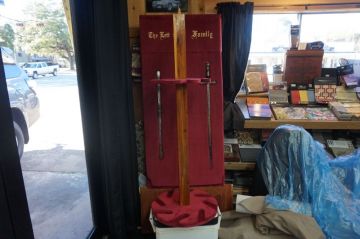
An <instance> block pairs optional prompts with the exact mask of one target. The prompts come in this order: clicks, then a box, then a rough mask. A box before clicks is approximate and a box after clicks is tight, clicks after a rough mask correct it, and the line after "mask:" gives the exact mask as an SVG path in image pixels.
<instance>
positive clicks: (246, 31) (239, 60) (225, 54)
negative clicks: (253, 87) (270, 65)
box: [217, 2, 254, 131]
mask: <svg viewBox="0 0 360 239" xmlns="http://www.w3.org/2000/svg"><path fill="white" fill-rule="evenodd" d="M253 9H254V4H253V3H252V2H246V3H245V4H240V3H235V2H229V3H218V4H217V12H218V14H221V16H222V66H223V82H224V130H225V131H231V130H233V129H242V128H243V123H244V118H243V116H242V114H241V112H240V110H239V108H238V106H237V105H236V104H234V100H235V97H236V94H237V93H238V92H239V90H240V87H241V85H242V82H243V79H244V73H245V69H246V65H247V61H248V58H249V52H250V44H251V30H252V19H253Z"/></svg>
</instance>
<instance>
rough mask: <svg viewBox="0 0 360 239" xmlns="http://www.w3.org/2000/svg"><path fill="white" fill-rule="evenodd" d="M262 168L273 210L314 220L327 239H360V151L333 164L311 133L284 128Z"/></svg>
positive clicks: (273, 140)
mask: <svg viewBox="0 0 360 239" xmlns="http://www.w3.org/2000/svg"><path fill="white" fill-rule="evenodd" d="M257 165H258V167H259V169H260V171H261V173H262V176H263V179H264V182H265V185H266V187H267V189H268V192H269V195H268V196H267V197H266V200H267V203H269V204H270V205H271V206H272V207H274V208H277V209H280V210H292V211H294V212H298V213H302V214H307V215H312V216H313V217H314V218H315V219H316V221H317V222H318V224H319V225H320V227H321V228H322V230H323V231H324V233H325V234H326V236H327V238H336V239H338V238H360V150H357V151H355V152H354V153H353V154H351V155H347V156H342V157H338V158H335V159H330V157H329V156H328V154H327V152H326V151H325V149H324V148H323V146H322V145H321V144H320V143H318V142H317V141H315V140H314V139H313V138H312V136H311V135H310V134H309V133H308V132H307V131H306V130H305V129H303V128H300V127H297V126H291V125H283V126H280V127H278V128H277V129H275V131H274V132H273V134H272V135H271V137H270V138H269V139H268V141H267V143H266V144H265V146H264V147H263V149H262V151H261V153H260V155H259V157H258V160H257Z"/></svg>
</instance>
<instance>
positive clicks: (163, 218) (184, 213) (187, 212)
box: [151, 190, 218, 227]
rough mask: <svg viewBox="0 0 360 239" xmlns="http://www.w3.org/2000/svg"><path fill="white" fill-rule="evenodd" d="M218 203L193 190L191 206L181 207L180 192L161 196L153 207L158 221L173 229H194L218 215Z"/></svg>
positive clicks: (175, 191) (203, 193) (205, 194)
mask: <svg viewBox="0 0 360 239" xmlns="http://www.w3.org/2000/svg"><path fill="white" fill-rule="evenodd" d="M217 208H218V203H217V201H216V199H215V198H214V197H213V196H211V195H209V194H208V193H207V192H204V191H201V190H192V191H191V192H190V205H188V206H180V205H179V191H178V190H174V191H170V192H165V193H162V194H160V195H159V197H158V198H157V200H155V201H154V202H153V203H152V205H151V210H152V213H153V215H154V217H155V219H156V220H157V221H159V222H160V223H162V224H164V225H167V226H171V227H194V226H200V225H204V224H206V223H208V222H209V221H210V220H212V219H213V218H214V217H215V216H216V214H217Z"/></svg>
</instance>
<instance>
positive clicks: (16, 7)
mask: <svg viewBox="0 0 360 239" xmlns="http://www.w3.org/2000/svg"><path fill="white" fill-rule="evenodd" d="M4 1H5V6H0V15H1V16H0V22H1V24H3V23H4V21H8V19H6V18H5V17H7V18H11V19H16V20H26V19H25V16H24V14H23V12H22V10H23V9H24V8H25V6H27V5H28V4H29V3H30V2H32V0H4Z"/></svg>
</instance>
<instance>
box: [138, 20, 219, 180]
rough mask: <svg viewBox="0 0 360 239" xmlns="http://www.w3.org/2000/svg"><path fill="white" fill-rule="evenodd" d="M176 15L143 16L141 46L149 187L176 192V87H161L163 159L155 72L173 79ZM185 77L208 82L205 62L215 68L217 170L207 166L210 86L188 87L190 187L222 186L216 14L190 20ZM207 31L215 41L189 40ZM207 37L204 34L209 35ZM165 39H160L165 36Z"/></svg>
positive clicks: (213, 96) (213, 123)
mask: <svg viewBox="0 0 360 239" xmlns="http://www.w3.org/2000/svg"><path fill="white" fill-rule="evenodd" d="M173 21H174V20H173V16H172V15H147V16H140V47H141V61H142V88H143V106H144V130H145V149H146V173H147V178H148V183H149V186H152V187H177V186H178V184H179V182H178V178H179V176H178V152H177V146H178V145H177V144H178V142H177V119H176V115H177V114H176V86H175V85H172V84H162V85H161V104H162V138H163V140H162V142H163V149H164V156H163V158H162V159H160V157H159V146H158V145H159V136H158V119H157V97H156V96H157V91H156V84H154V82H151V80H152V79H154V78H156V70H160V72H161V78H162V79H164V78H174V77H175V65H174V64H175V63H174V62H175V61H174V38H173V36H174V29H173ZM185 22H186V27H187V28H188V29H186V33H187V39H186V47H187V76H188V77H189V78H192V77H198V78H203V77H205V62H209V63H210V64H211V78H212V79H213V80H216V84H213V85H211V126H212V127H211V130H212V144H213V149H212V154H213V166H212V167H210V164H209V162H210V161H209V147H208V128H207V97H206V96H207V95H206V85H205V84H203V85H199V84H195V83H192V84H188V85H187V86H188V122H189V125H188V137H189V138H188V140H189V184H190V185H191V186H205V185H222V184H223V183H224V158H223V101H222V100H223V96H222V71H221V21H220V17H219V16H217V15H194V16H193V15H186V20H185ZM205 23H206V24H205ZM195 27H196V29H199V30H201V31H202V29H204V27H205V28H207V29H209V30H210V31H212V33H213V34H212V38H210V39H207V38H206V37H200V38H198V39H196V41H191V40H190V39H189V37H191V36H190V32H191V31H193V29H195ZM205 35H206V34H204V35H202V36H205ZM161 36H162V37H161Z"/></svg>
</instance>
